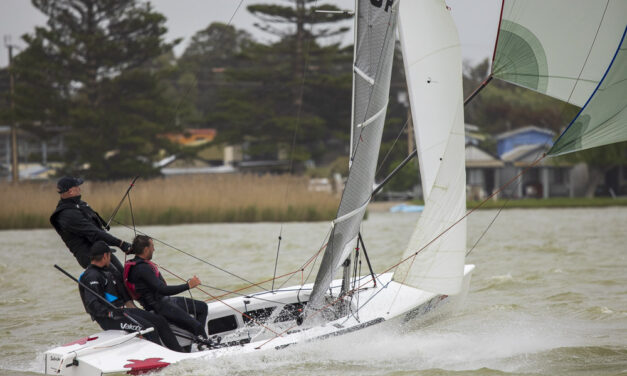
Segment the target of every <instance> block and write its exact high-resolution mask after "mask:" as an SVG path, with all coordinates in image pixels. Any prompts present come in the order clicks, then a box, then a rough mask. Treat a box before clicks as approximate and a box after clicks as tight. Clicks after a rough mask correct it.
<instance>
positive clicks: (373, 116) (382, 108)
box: [357, 100, 389, 128]
mask: <svg viewBox="0 0 627 376" xmlns="http://www.w3.org/2000/svg"><path fill="white" fill-rule="evenodd" d="M388 101H389V100H388ZM388 101H386V102H385V104H384V105H383V106H381V109H380V110H379V111H378V112H377V113H376V114H374V115H372V117H371V118H370V119H368V120H366V121H364V122H363V123H361V124H357V128H361V127H365V126H366V125H368V124H370V123H372V122H373V121H375V120H377V118H378V117H379V116H381V115H383V114H385V110H386V109H387V108H388Z"/></svg>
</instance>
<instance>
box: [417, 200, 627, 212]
mask: <svg viewBox="0 0 627 376" xmlns="http://www.w3.org/2000/svg"><path fill="white" fill-rule="evenodd" d="M481 202H482V201H467V202H466V208H467V209H469V210H470V209H473V208H476V207H477V206H478V205H479V204H481ZM412 204H415V205H424V201H422V200H413V201H412ZM607 206H627V198H623V197H621V198H611V197H594V198H586V197H574V198H569V197H555V198H547V199H539V198H523V199H518V200H509V201H508V200H488V201H486V202H485V203H484V204H483V205H482V206H481V207H480V208H479V209H480V210H481V209H500V208H503V209H521V208H527V209H533V208H586V207H607Z"/></svg>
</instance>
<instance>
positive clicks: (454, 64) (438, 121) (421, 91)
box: [394, 0, 466, 294]
mask: <svg viewBox="0 0 627 376" xmlns="http://www.w3.org/2000/svg"><path fill="white" fill-rule="evenodd" d="M399 17H400V20H399V34H400V37H401V44H402V47H403V59H404V62H405V74H406V76H407V86H408V89H409V97H410V102H411V110H412V117H413V121H414V128H415V130H416V131H415V135H416V145H417V149H418V159H419V161H420V174H421V178H422V187H423V193H424V197H425V209H424V211H423V213H422V215H421V216H420V219H419V221H418V225H417V228H416V230H415V231H414V233H413V234H412V236H411V239H410V242H409V245H408V248H407V250H406V251H405V253H404V255H403V259H405V258H409V257H411V256H412V255H414V254H415V253H416V252H418V251H420V252H419V253H418V255H417V256H416V258H415V259H414V260H410V261H406V262H403V263H402V264H401V265H400V266H399V267H398V268H397V270H396V271H395V273H394V280H395V281H397V282H401V283H403V284H406V285H410V286H413V287H416V288H420V289H422V290H427V291H431V292H436V293H441V294H456V293H458V292H459V291H460V288H461V283H462V279H463V274H464V261H465V254H466V222H465V220H462V221H461V222H460V223H457V224H456V222H458V221H459V220H460V219H461V218H462V217H463V216H464V213H465V210H466V196H465V186H466V172H465V152H464V144H465V138H464V109H463V93H462V64H461V46H460V43H459V36H458V34H457V28H456V27H455V24H454V22H453V20H452V17H451V15H450V10H449V9H448V8H447V6H446V3H445V2H444V1H443V0H412V1H406V2H403V3H402V4H401V8H400V11H399ZM449 228H450V229H449ZM444 231H446V232H445V233H444V234H442V232H444ZM440 234H442V235H441V236H439V237H438V238H437V239H435V238H436V237H437V236H438V235H440ZM434 239H435V241H433V240H434ZM425 246H426V248H425ZM423 248H424V249H423Z"/></svg>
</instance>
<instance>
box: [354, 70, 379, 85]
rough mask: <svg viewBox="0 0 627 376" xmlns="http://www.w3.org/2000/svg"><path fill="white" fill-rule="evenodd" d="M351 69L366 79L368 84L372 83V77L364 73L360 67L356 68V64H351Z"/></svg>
mask: <svg viewBox="0 0 627 376" xmlns="http://www.w3.org/2000/svg"><path fill="white" fill-rule="evenodd" d="M353 71H355V73H357V74H358V75H359V77H361V78H363V79H364V80H366V81H368V83H369V84H370V85H374V78H372V77H370V76H368V75H367V74H366V72H364V71H362V70H361V69H359V68H357V66H356V65H353Z"/></svg>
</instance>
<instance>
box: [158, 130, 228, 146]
mask: <svg viewBox="0 0 627 376" xmlns="http://www.w3.org/2000/svg"><path fill="white" fill-rule="evenodd" d="M216 134H217V131H216V130H215V129H212V128H199V129H186V130H185V131H184V132H182V133H166V134H165V135H164V136H165V137H166V138H167V139H168V140H170V141H171V142H173V143H175V144H179V145H183V146H200V145H204V144H206V143H209V142H211V141H213V139H214V138H215V137H216Z"/></svg>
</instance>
